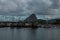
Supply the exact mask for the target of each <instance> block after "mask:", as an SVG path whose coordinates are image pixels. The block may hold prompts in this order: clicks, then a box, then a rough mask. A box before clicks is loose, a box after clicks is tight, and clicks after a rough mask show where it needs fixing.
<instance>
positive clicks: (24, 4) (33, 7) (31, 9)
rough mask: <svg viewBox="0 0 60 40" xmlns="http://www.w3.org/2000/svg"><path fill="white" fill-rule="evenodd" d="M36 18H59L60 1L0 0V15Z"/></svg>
mask: <svg viewBox="0 0 60 40" xmlns="http://www.w3.org/2000/svg"><path fill="white" fill-rule="evenodd" d="M33 13H34V14H36V16H37V18H42V19H44V18H49V19H51V18H60V0H0V15H4V16H5V15H11V16H21V17H22V18H24V17H26V16H29V15H31V14H33Z"/></svg>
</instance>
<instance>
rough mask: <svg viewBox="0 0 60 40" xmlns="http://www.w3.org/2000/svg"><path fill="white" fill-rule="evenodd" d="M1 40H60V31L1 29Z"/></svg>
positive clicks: (54, 29)
mask: <svg viewBox="0 0 60 40" xmlns="http://www.w3.org/2000/svg"><path fill="white" fill-rule="evenodd" d="M0 40H60V29H58V28H57V29H56V28H53V29H52V28H50V29H46V28H38V29H31V28H21V29H16V28H14V29H10V28H0Z"/></svg>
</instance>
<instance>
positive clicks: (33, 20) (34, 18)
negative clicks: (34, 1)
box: [24, 14, 37, 22]
mask: <svg viewBox="0 0 60 40" xmlns="http://www.w3.org/2000/svg"><path fill="white" fill-rule="evenodd" d="M36 20H37V17H36V15H35V14H32V15H30V16H29V17H28V18H26V19H25V20H24V21H26V22H35V21H36Z"/></svg>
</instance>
